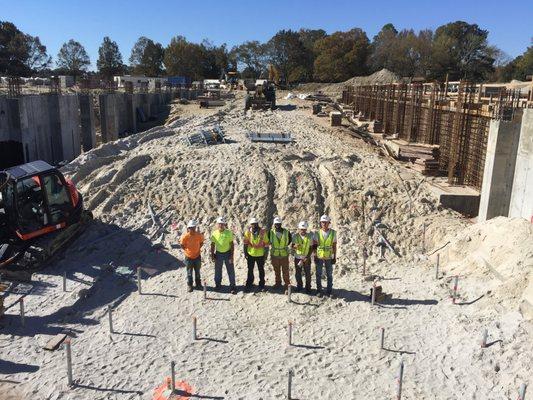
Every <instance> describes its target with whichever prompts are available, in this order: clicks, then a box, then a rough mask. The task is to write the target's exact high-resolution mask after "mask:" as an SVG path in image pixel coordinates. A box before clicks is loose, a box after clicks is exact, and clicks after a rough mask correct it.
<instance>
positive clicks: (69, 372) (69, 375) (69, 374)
mask: <svg viewBox="0 0 533 400" xmlns="http://www.w3.org/2000/svg"><path fill="white" fill-rule="evenodd" d="M65 353H66V355H67V382H68V385H69V386H72V385H73V383H74V381H73V379H72V353H71V349H70V338H67V339H66V340H65Z"/></svg>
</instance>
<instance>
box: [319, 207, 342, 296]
mask: <svg viewBox="0 0 533 400" xmlns="http://www.w3.org/2000/svg"><path fill="white" fill-rule="evenodd" d="M330 224H331V219H330V218H329V217H328V216H327V215H322V216H321V217H320V230H319V231H318V232H317V233H316V235H315V240H314V244H315V246H316V257H315V263H316V289H317V296H318V297H322V281H321V279H322V268H324V267H326V277H327V289H326V295H328V296H330V295H331V291H332V289H333V264H335V263H336V261H337V232H335V231H334V230H333V229H331V228H330Z"/></svg>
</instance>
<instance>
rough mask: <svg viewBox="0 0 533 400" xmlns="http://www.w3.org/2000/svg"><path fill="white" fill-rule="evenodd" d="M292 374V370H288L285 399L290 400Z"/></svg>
mask: <svg viewBox="0 0 533 400" xmlns="http://www.w3.org/2000/svg"><path fill="white" fill-rule="evenodd" d="M293 376H294V372H293V371H292V369H290V370H289V379H288V382H287V383H288V385H287V399H288V400H291V399H292V394H291V392H292V377H293Z"/></svg>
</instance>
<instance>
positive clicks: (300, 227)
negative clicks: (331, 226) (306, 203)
mask: <svg viewBox="0 0 533 400" xmlns="http://www.w3.org/2000/svg"><path fill="white" fill-rule="evenodd" d="M307 226H308V225H307V222H306V221H300V223H299V224H298V229H307Z"/></svg>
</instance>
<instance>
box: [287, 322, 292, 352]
mask: <svg viewBox="0 0 533 400" xmlns="http://www.w3.org/2000/svg"><path fill="white" fill-rule="evenodd" d="M287 341H288V343H289V346H292V321H289V324H288V325H287Z"/></svg>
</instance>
